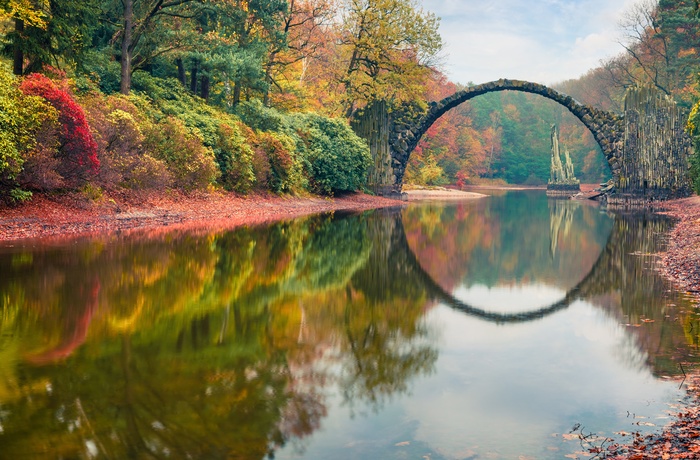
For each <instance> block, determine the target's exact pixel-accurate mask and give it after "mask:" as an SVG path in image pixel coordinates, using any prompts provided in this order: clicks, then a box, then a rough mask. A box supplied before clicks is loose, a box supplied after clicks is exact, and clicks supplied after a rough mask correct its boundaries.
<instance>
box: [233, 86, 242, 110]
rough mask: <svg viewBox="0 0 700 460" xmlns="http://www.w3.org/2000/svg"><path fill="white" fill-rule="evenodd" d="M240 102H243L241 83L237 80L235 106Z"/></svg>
mask: <svg viewBox="0 0 700 460" xmlns="http://www.w3.org/2000/svg"><path fill="white" fill-rule="evenodd" d="M239 102H241V83H240V82H238V81H237V82H236V83H235V84H234V85H233V105H234V107H235V106H237V105H238V103H239Z"/></svg>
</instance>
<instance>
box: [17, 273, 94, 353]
mask: <svg viewBox="0 0 700 460" xmlns="http://www.w3.org/2000/svg"><path fill="white" fill-rule="evenodd" d="M85 288H86V286H81V288H80V289H79V293H78V296H77V297H78V300H77V301H76V302H75V303H74V304H73V305H74V308H75V310H73V309H69V308H67V309H65V310H64V311H63V313H64V314H65V315H66V317H65V318H64V321H63V327H64V329H65V335H64V336H63V340H62V342H61V344H60V345H58V346H57V347H55V348H52V349H50V350H46V351H44V352H42V353H39V354H34V355H27V356H26V358H25V359H26V360H27V361H28V362H30V363H32V364H37V365H44V364H50V363H53V362H55V361H59V360H62V359H66V358H67V357H68V356H70V355H71V354H72V353H73V352H74V351H75V349H76V348H78V347H79V346H80V345H82V344H83V343H84V342H85V339H86V338H87V333H88V328H89V326H90V321H91V320H92V316H93V315H94V314H95V312H96V311H97V308H98V307H99V294H100V281H99V279H97V278H93V280H92V282H91V283H90V288H89V289H85Z"/></svg>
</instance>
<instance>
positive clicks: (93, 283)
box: [0, 192, 700, 459]
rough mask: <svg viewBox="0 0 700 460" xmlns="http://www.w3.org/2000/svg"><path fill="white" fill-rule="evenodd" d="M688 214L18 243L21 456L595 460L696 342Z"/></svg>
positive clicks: (6, 274) (8, 277) (12, 285)
mask: <svg viewBox="0 0 700 460" xmlns="http://www.w3.org/2000/svg"><path fill="white" fill-rule="evenodd" d="M668 227H669V223H668V222H667V221H665V220H664V219H662V218H660V217H655V216H650V215H647V216H639V215H637V216H631V215H615V214H612V213H608V212H606V211H604V210H602V209H600V208H598V207H596V206H593V205H589V204H586V203H580V202H572V201H565V200H564V201H562V200H548V199H547V198H546V197H545V196H544V193H543V192H509V193H501V194H497V195H493V196H490V197H488V198H485V199H482V200H478V201H469V202H459V203H447V204H439V203H427V204H426V203H424V204H411V205H409V206H407V207H405V208H403V209H393V210H378V211H372V212H366V213H361V214H350V215H347V214H341V213H335V214H333V215H320V216H313V217H308V218H303V219H298V220H294V221H291V222H285V223H279V224H275V225H271V226H267V227H254V228H239V229H235V230H232V231H231V230H229V231H216V230H210V231H197V232H184V231H183V232H169V233H162V232H161V233H157V234H156V233H152V234H146V235H130V236H124V235H121V236H120V235H113V236H110V237H104V238H97V239H89V240H87V239H81V240H67V241H55V240H53V241H43V242H42V241H38V242H30V243H25V244H21V245H17V244H15V245H12V246H10V245H5V247H1V248H0V274H1V276H0V458H3V459H4V458H8V459H15V458H17V459H44V458H56V459H59V458H60V459H73V458H85V459H98V458H100V459H101V458H105V459H119V458H144V459H145V458H149V459H150V458H175V459H179V458H194V459H199V458H202V459H218V458H240V459H262V458H265V457H267V456H270V457H272V456H274V457H275V458H278V459H296V458H300V459H374V458H376V459H392V458H395V459H404V458H415V459H422V458H427V459H472V458H473V459H476V458H479V459H481V458H487V459H529V458H533V459H548V458H552V459H554V458H564V457H565V456H566V455H568V456H569V458H576V457H579V458H589V457H590V456H592V454H590V453H586V450H587V449H588V448H590V447H595V446H600V445H601V443H603V442H604V439H605V438H606V437H611V438H614V439H615V440H616V441H618V442H619V441H622V442H624V440H625V435H624V433H625V432H627V433H629V432H635V431H649V430H654V429H658V427H660V426H663V425H664V424H665V423H667V421H668V414H669V412H675V411H677V409H676V407H677V404H678V401H679V400H681V399H682V397H683V395H684V393H683V391H682V390H679V385H680V383H681V379H682V372H681V369H680V368H679V366H678V364H677V363H678V362H679V361H694V360H696V358H695V357H694V354H695V351H696V347H697V343H698V331H700V323H699V322H698V319H697V317H696V316H695V314H694V312H693V311H694V310H693V307H692V305H690V303H689V301H688V299H686V298H684V297H683V296H682V295H681V294H680V293H677V292H675V291H673V290H671V289H670V288H669V287H668V285H667V284H666V283H665V282H664V281H663V280H662V279H661V278H660V277H659V276H658V275H657V274H656V273H655V272H654V270H653V266H654V264H655V262H656V260H657V259H656V257H655V255H654V254H655V253H656V252H657V251H659V250H660V249H661V248H662V245H661V243H662V237H663V233H664V232H665V231H666V230H667V229H668ZM581 435H585V436H586V437H585V439H581ZM610 442H612V441H610Z"/></svg>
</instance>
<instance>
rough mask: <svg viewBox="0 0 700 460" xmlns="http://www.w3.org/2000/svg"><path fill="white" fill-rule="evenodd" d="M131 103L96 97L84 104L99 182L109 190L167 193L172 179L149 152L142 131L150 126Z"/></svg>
mask: <svg viewBox="0 0 700 460" xmlns="http://www.w3.org/2000/svg"><path fill="white" fill-rule="evenodd" d="M131 99H132V98H131V97H127V96H122V95H113V96H107V97H105V96H102V95H99V94H93V95H91V96H89V97H86V98H84V99H83V100H82V101H81V102H82V103H83V105H84V107H85V109H86V112H87V117H88V121H89V122H90V125H91V126H92V128H93V130H94V131H95V139H96V141H97V144H98V157H99V159H100V164H101V167H100V172H99V175H98V177H97V181H98V182H99V183H100V185H101V186H102V187H104V188H105V189H107V190H115V189H118V188H125V189H129V190H135V191H140V190H161V189H164V188H166V187H168V186H169V185H171V182H172V178H171V175H170V173H169V171H168V168H167V166H166V164H165V162H163V161H161V160H158V159H156V158H154V157H153V156H152V155H151V154H150V153H149V152H147V151H146V148H145V145H144V141H145V137H144V134H143V131H144V130H148V129H149V127H150V126H151V122H150V121H149V120H147V119H146V118H145V117H144V116H143V115H142V113H141V112H140V111H139V109H138V108H137V107H136V105H134V103H133V102H132V100H131Z"/></svg>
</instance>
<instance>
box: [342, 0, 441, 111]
mask: <svg viewBox="0 0 700 460" xmlns="http://www.w3.org/2000/svg"><path fill="white" fill-rule="evenodd" d="M340 18H341V19H340V25H339V29H340V43H339V50H338V53H339V58H340V62H339V64H338V65H339V66H341V67H340V68H339V69H337V75H336V79H337V82H338V83H340V88H341V89H342V91H343V106H344V111H345V114H346V115H347V116H350V115H351V114H352V113H353V112H354V111H355V110H356V109H358V108H360V107H362V106H364V105H367V104H371V103H372V102H373V101H375V100H387V101H392V103H394V104H396V105H399V104H401V103H403V102H413V101H417V100H419V99H421V94H422V91H423V84H424V83H425V81H426V78H427V77H428V76H429V75H430V67H431V66H434V65H436V64H437V62H438V57H439V52H440V50H441V49H442V39H441V38H440V35H439V34H438V25H439V19H438V18H437V17H436V16H435V15H434V14H432V13H429V12H425V11H423V10H422V9H421V8H420V7H419V6H418V2H417V1H416V0H344V1H343V4H342V9H341V15H340Z"/></svg>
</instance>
